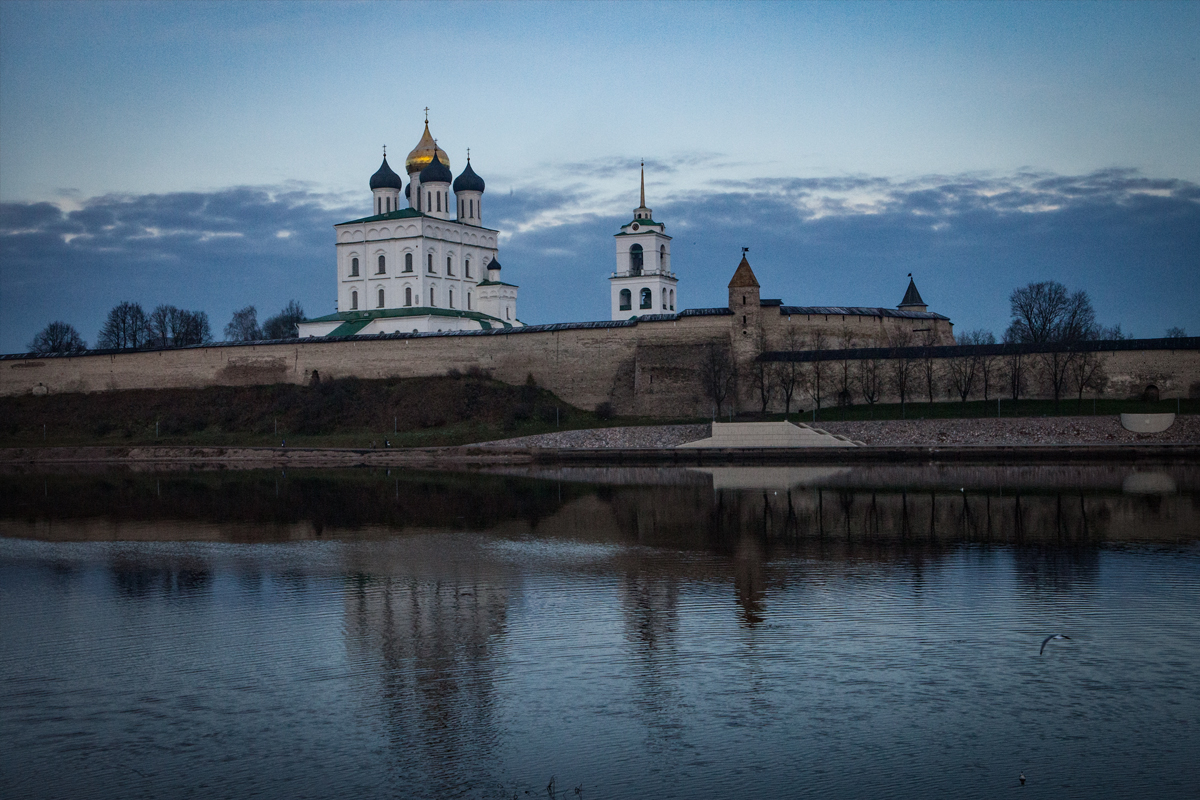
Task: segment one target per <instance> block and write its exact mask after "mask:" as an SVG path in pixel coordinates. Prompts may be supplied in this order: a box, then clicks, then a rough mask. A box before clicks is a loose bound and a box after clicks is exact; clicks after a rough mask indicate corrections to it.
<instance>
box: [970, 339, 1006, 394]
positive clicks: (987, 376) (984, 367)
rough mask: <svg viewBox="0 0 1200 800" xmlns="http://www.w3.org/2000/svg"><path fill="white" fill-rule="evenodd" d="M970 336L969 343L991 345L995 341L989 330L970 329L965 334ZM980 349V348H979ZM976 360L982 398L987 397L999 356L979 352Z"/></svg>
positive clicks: (998, 365)
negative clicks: (981, 385) (981, 386)
mask: <svg viewBox="0 0 1200 800" xmlns="http://www.w3.org/2000/svg"><path fill="white" fill-rule="evenodd" d="M967 335H968V336H969V337H970V341H971V344H974V345H991V344H995V343H996V337H995V336H994V335H993V334H992V332H991V331H986V330H983V329H982V328H980V329H978V330H974V331H971V332H970V333H968V334H967ZM980 350H982V348H980ZM975 358H976V361H977V362H978V367H977V374H978V376H979V382H980V383H981V384H983V399H984V400H987V399H988V390H989V389H990V388H991V385H992V383H993V381H994V380H995V379H996V377H997V372H998V371H999V368H1000V363H999V362H1000V358H999V356H994V355H991V354H989V353H983V352H979V353H978V354H977V355H976V356H975Z"/></svg>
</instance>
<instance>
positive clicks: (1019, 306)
mask: <svg viewBox="0 0 1200 800" xmlns="http://www.w3.org/2000/svg"><path fill="white" fill-rule="evenodd" d="M1009 302H1010V304H1011V308H1012V323H1011V324H1010V325H1009V327H1008V332H1007V335H1006V338H1011V339H1012V340H1013V341H1018V342H1033V343H1036V344H1058V343H1063V344H1070V343H1073V342H1082V341H1085V340H1088V339H1094V338H1096V336H1097V335H1099V334H1100V332H1101V330H1102V329H1101V328H1100V326H1098V325H1097V324H1096V313H1095V311H1094V310H1093V309H1092V301H1091V300H1090V299H1089V298H1088V296H1087V292H1084V291H1082V290H1080V291H1077V292H1074V293H1070V292H1068V291H1067V287H1065V286H1063V285H1062V284H1061V283H1058V282H1057V281H1043V282H1041V283H1031V284H1029V285H1028V286H1025V287H1022V288H1020V289H1015V290H1014V291H1013V293H1012V294H1011V295H1010V296H1009ZM1114 332H1115V334H1116V335H1118V336H1119V335H1121V334H1120V327H1119V326H1118V327H1117V328H1115V329H1110V331H1109V335H1112V334H1113V333H1114ZM1078 357H1079V353H1077V352H1075V351H1073V350H1060V349H1058V348H1054V349H1051V350H1048V351H1045V352H1041V353H1038V354H1037V359H1036V360H1037V362H1038V366H1039V367H1040V369H1041V373H1042V378H1043V380H1044V381H1045V382H1046V384H1047V386H1048V387H1049V388H1050V391H1051V393H1052V394H1053V395H1054V404H1055V406H1057V405H1058V403H1059V400H1060V399H1061V397H1062V392H1063V389H1064V388H1065V387H1066V385H1067V379H1068V378H1069V376H1070V374H1071V366H1072V362H1074V361H1075V359H1076V358H1078Z"/></svg>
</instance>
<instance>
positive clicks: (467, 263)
mask: <svg viewBox="0 0 1200 800" xmlns="http://www.w3.org/2000/svg"><path fill="white" fill-rule="evenodd" d="M463 272H464V273H465V274H466V276H467V277H468V278H469V277H471V259H469V258H468V259H467V260H466V261H464V262H463Z"/></svg>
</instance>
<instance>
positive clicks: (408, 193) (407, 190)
mask: <svg viewBox="0 0 1200 800" xmlns="http://www.w3.org/2000/svg"><path fill="white" fill-rule="evenodd" d="M404 196H405V197H412V184H411V183H410V184H409V185H408V186H405V187H404Z"/></svg>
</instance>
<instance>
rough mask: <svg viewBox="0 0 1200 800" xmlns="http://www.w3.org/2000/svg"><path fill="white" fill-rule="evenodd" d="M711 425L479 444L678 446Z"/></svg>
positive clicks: (625, 447)
mask: <svg viewBox="0 0 1200 800" xmlns="http://www.w3.org/2000/svg"><path fill="white" fill-rule="evenodd" d="M711 427H712V426H710V425H709V424H708V423H704V424H701V425H643V426H640V427H630V428H593V429H591V430H582V431H561V432H559V433H543V434H540V435H538V436H520V437H517V438H516V439H502V440H500V441H498V442H483V443H481V444H480V445H479V446H480V447H504V448H509V447H512V448H524V447H545V448H561V449H571V448H612V449H618V450H633V449H638V448H647V447H649V448H662V447H676V446H678V445H681V444H683V443H685V442H694V441H697V440H699V439H707V438H708V435H709V431H710V430H711Z"/></svg>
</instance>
